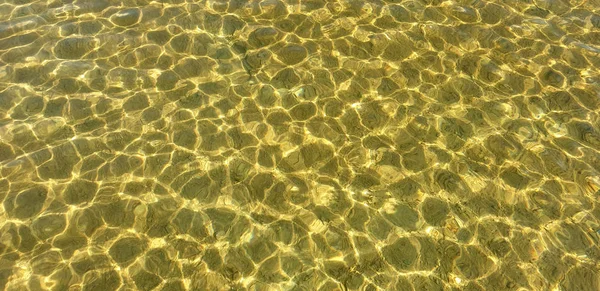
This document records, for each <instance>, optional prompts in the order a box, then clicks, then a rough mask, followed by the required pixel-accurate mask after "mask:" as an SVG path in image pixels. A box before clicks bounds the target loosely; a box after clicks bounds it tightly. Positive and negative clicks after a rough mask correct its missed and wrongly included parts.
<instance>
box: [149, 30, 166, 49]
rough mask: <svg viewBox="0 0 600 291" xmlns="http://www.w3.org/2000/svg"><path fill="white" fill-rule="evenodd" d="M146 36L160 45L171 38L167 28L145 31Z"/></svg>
mask: <svg viewBox="0 0 600 291" xmlns="http://www.w3.org/2000/svg"><path fill="white" fill-rule="evenodd" d="M146 38H148V40H149V41H151V42H154V43H156V44H158V45H160V46H163V45H165V44H166V43H167V42H169V40H171V34H170V33H169V32H168V31H167V30H154V31H148V32H147V33H146Z"/></svg>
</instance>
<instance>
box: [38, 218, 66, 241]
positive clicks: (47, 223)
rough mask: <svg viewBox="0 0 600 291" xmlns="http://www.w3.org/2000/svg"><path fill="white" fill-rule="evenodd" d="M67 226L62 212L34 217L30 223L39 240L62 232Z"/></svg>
mask: <svg viewBox="0 0 600 291" xmlns="http://www.w3.org/2000/svg"><path fill="white" fill-rule="evenodd" d="M66 227H67V219H66V217H65V215H64V214H50V215H45V216H41V217H38V218H36V219H35V220H34V221H33V222H32V223H31V230H32V231H33V233H34V234H35V236H37V237H38V238H39V239H41V240H45V239H49V238H51V237H54V236H56V235H57V234H59V233H61V232H63V231H64V230H65V228H66Z"/></svg>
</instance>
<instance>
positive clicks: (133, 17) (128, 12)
mask: <svg viewBox="0 0 600 291" xmlns="http://www.w3.org/2000/svg"><path fill="white" fill-rule="evenodd" d="M140 14H141V11H140V9H139V8H129V9H123V10H121V11H119V12H117V13H115V14H113V15H112V16H111V17H110V20H111V21H112V22H113V23H114V24H116V25H118V26H131V25H134V24H136V23H138V22H139V21H140Z"/></svg>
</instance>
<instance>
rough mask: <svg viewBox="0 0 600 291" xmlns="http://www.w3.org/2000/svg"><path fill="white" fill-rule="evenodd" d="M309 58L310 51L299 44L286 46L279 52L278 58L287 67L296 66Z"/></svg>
mask: <svg viewBox="0 0 600 291" xmlns="http://www.w3.org/2000/svg"><path fill="white" fill-rule="evenodd" d="M307 56H308V51H307V50H306V49H305V48H304V47H302V46H300V45H297V44H290V45H287V46H284V47H283V48H281V49H279V51H277V57H278V58H279V59H280V60H281V61H282V62H284V63H286V64H287V65H295V64H297V63H300V62H302V61H303V60H304V59H305V58H306V57H307Z"/></svg>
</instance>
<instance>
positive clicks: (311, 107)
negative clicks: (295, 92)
mask: <svg viewBox="0 0 600 291" xmlns="http://www.w3.org/2000/svg"><path fill="white" fill-rule="evenodd" d="M316 113H317V106H316V105H315V104H314V103H312V102H303V103H300V104H298V105H296V106H294V107H292V109H290V115H291V116H292V118H293V119H294V120H296V121H304V120H307V119H309V118H311V117H313V116H314V115H315V114H316Z"/></svg>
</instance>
